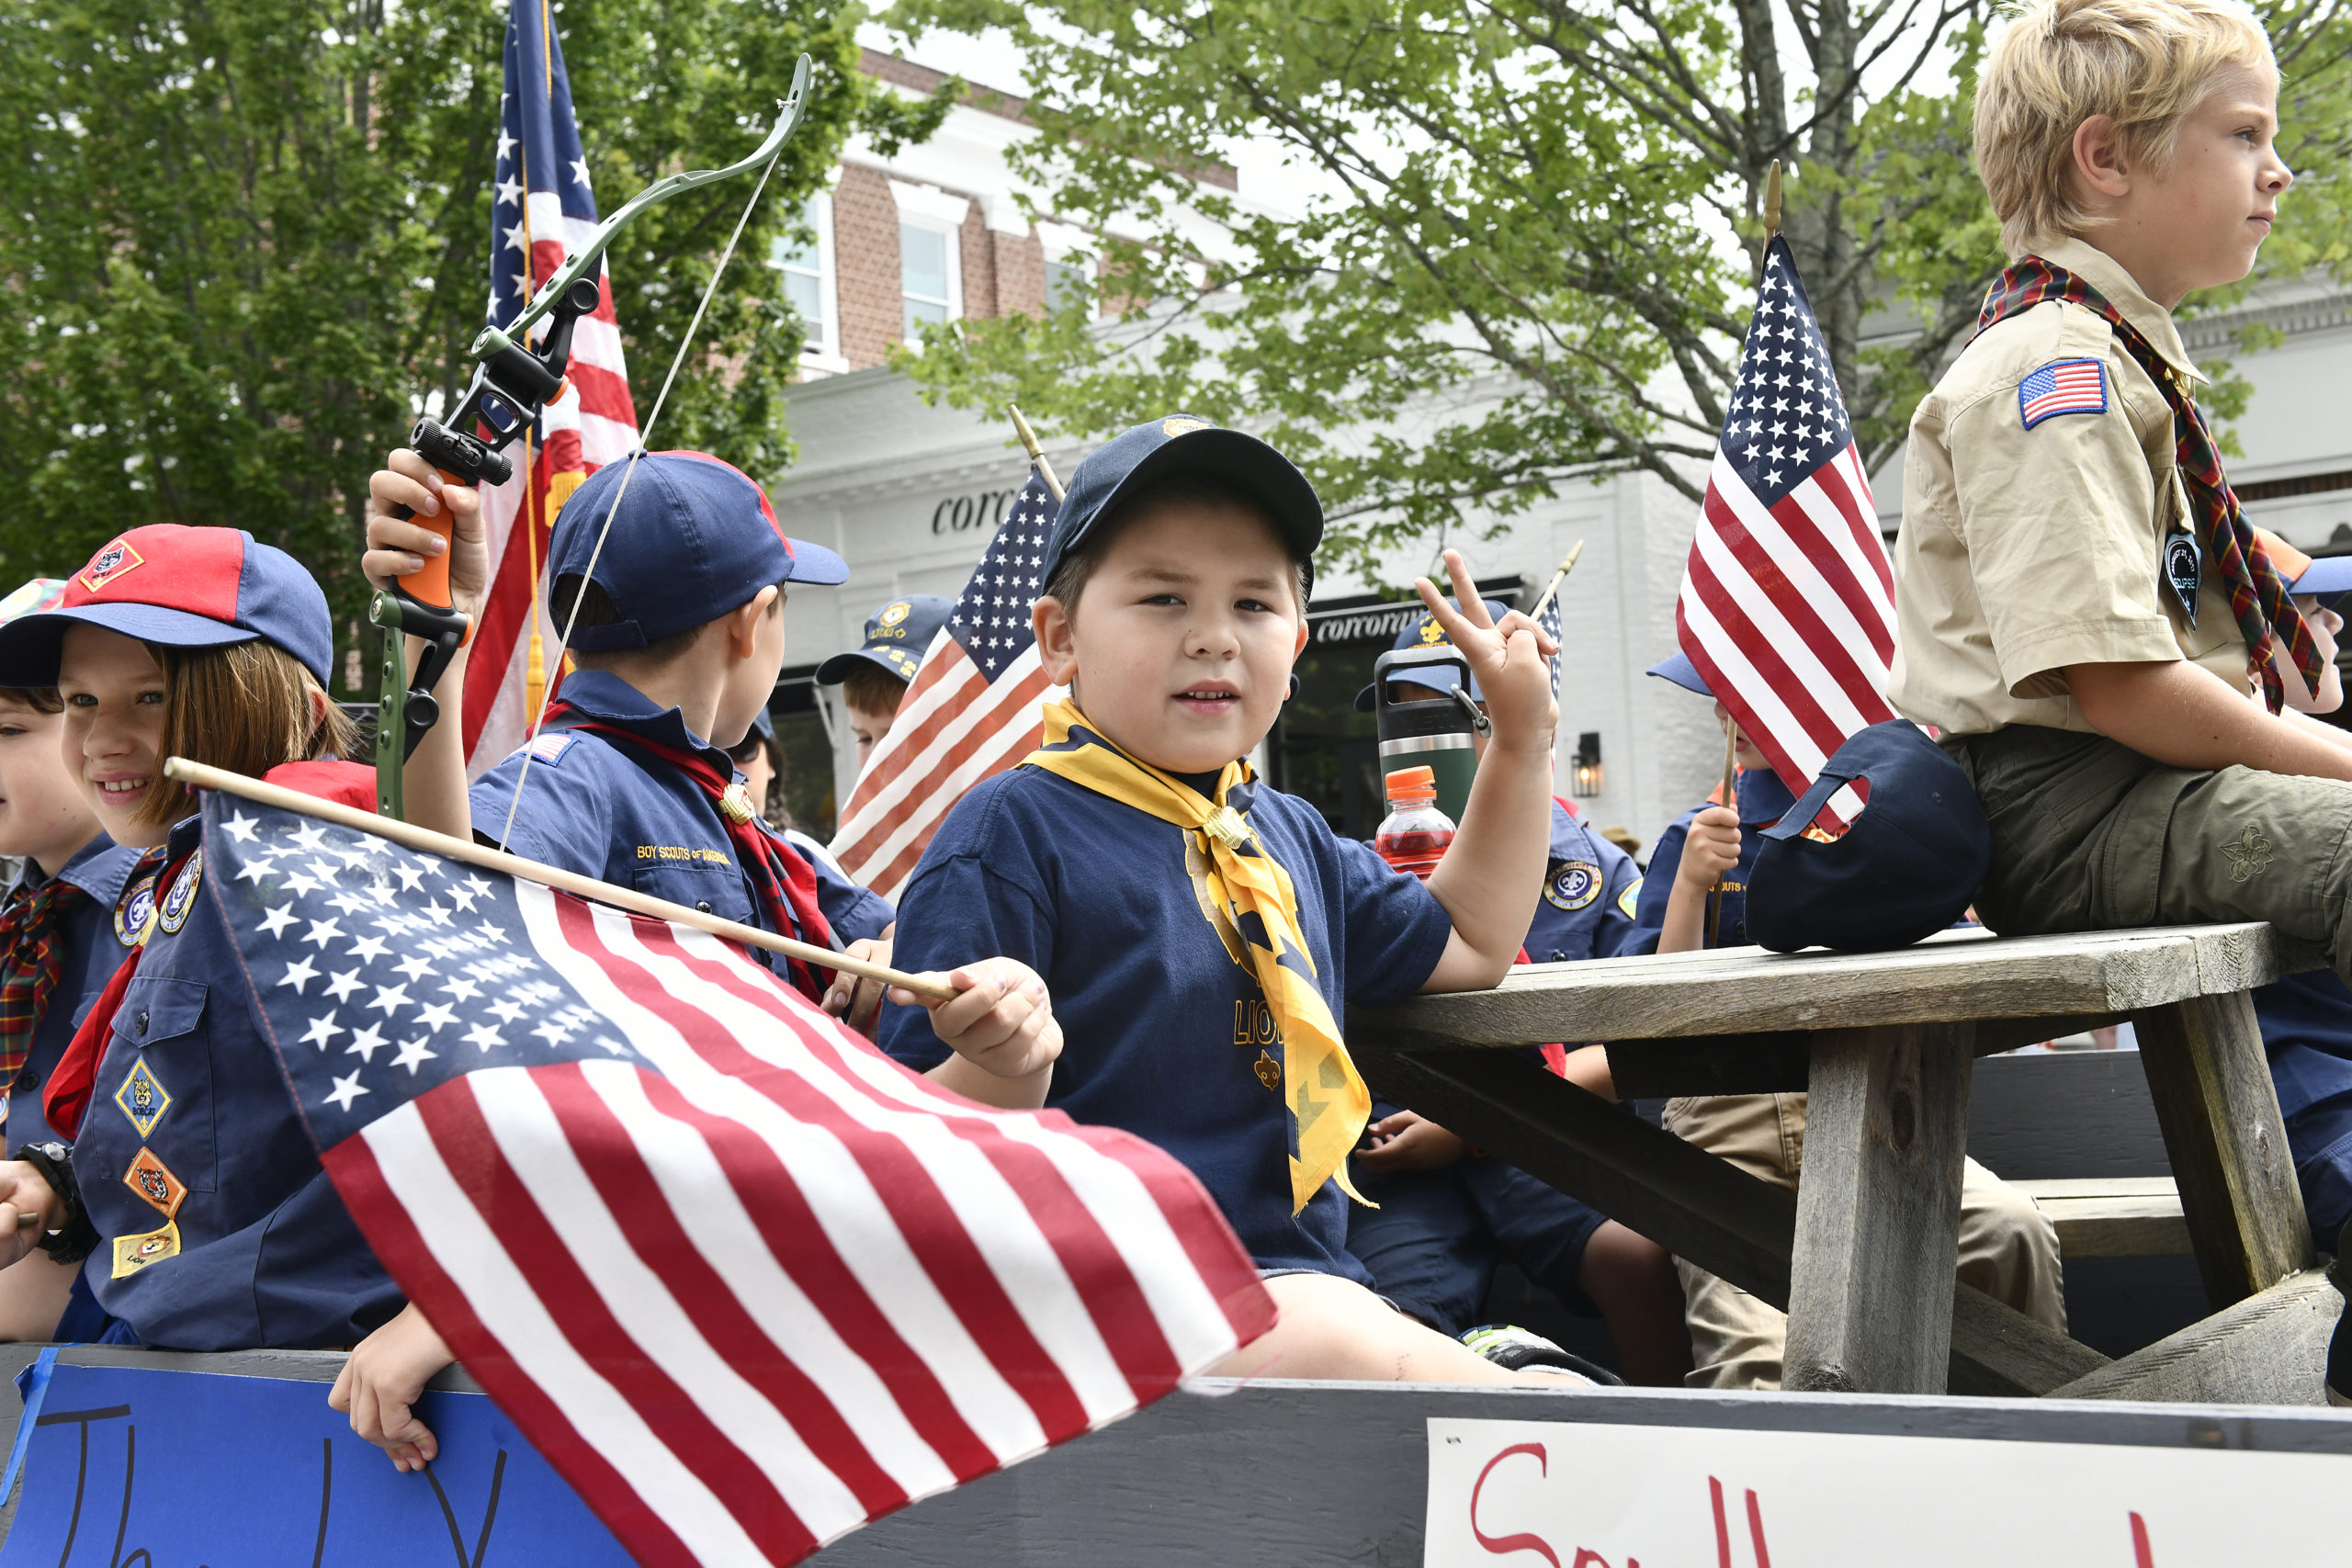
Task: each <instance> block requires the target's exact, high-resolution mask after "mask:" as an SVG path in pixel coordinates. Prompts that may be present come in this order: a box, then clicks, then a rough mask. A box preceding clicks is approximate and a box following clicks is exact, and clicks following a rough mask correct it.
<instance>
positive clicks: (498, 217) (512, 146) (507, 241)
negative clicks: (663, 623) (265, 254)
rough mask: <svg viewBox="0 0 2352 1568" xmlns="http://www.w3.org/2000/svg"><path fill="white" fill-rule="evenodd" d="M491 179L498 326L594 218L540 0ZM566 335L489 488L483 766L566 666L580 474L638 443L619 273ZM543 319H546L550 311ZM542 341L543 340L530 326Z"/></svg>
mask: <svg viewBox="0 0 2352 1568" xmlns="http://www.w3.org/2000/svg"><path fill="white" fill-rule="evenodd" d="M499 115H500V119H499V130H498V169H497V189H496V191H495V192H494V193H493V196H492V205H491V252H490V315H489V321H490V324H491V325H492V326H496V327H503V326H505V325H506V324H507V323H508V322H509V321H513V320H514V319H515V317H516V316H518V315H520V314H522V311H523V307H524V306H525V305H526V304H527V303H529V301H530V299H531V296H532V295H533V294H534V293H535V292H537V289H538V287H539V285H540V284H542V283H544V282H546V281H547V279H548V276H550V275H552V274H553V273H554V272H555V270H556V269H557V268H558V267H560V266H561V265H563V263H564V258H565V257H566V256H567V255H569V254H571V248H572V247H573V246H574V245H576V244H578V243H581V242H582V240H584V239H585V238H586V237H587V236H588V235H589V234H591V233H593V232H594V230H595V228H596V197H595V193H594V191H593V190H591V189H590V188H589V183H588V162H587V159H586V157H585V156H584V155H583V154H582V152H581V147H580V128H579V126H578V125H577V124H575V123H574V122H573V120H572V118H571V82H570V81H569V80H568V79H567V78H566V77H565V75H564V72H563V46H562V45H561V44H560V42H558V41H557V39H556V36H555V32H554V30H553V28H552V26H551V17H550V16H549V13H548V7H547V6H545V5H544V4H543V3H542V0H514V4H513V6H512V7H511V8H510V9H509V11H508V13H507V17H506V91H505V93H504V95H503V96H502V97H501V98H500V100H499ZM598 286H599V288H600V289H601V292H602V298H601V299H598V301H597V304H596V309H595V311H594V314H592V315H589V316H586V317H583V318H582V320H581V321H580V323H579V325H578V327H577V328H576V329H575V330H574V332H573V333H572V339H571V367H570V369H569V371H568V372H567V374H568V376H569V378H570V381H571V385H570V386H569V387H568V388H567V389H565V390H564V392H563V393H562V394H561V395H560V397H558V398H557V399H555V400H553V401H552V402H550V403H548V406H547V409H546V411H545V412H543V413H542V414H541V415H540V416H539V422H538V428H537V429H536V430H534V431H533V432H531V434H529V435H528V436H527V437H526V439H525V441H524V443H523V444H521V445H520V446H518V447H517V448H515V450H516V452H517V453H518V456H519V459H520V460H518V461H517V462H516V463H515V477H514V478H512V479H508V480H507V481H506V482H505V483H504V484H503V485H500V486H498V487H497V488H496V489H494V490H488V491H484V492H483V494H482V517H483V521H484V522H485V524H486V525H488V528H489V534H490V558H491V562H492V568H491V570H492V578H491V585H490V593H489V596H488V598H487V599H486V600H485V601H484V603H483V604H482V611H481V626H478V627H477V628H476V629H475V632H474V643H473V657H472V660H471V662H470V663H469V665H468V672H467V676H466V711H465V715H464V718H463V725H464V735H465V746H466V763H467V770H468V772H469V773H472V774H474V775H476V776H479V775H480V774H481V773H485V772H487V771H488V770H490V769H491V768H493V767H495V766H497V765H498V763H499V762H500V761H503V759H504V758H505V757H506V755H507V754H508V753H509V752H511V751H513V750H515V747H517V746H520V745H521V744H523V741H524V739H525V738H526V736H527V735H528V734H529V733H530V728H531V719H532V716H533V715H534V713H535V712H536V711H537V700H538V697H539V695H540V693H539V690H538V689H537V684H535V681H536V682H544V683H545V684H548V685H552V684H555V683H558V682H560V680H561V678H562V672H561V671H560V670H554V669H549V668H548V667H547V660H548V658H550V657H552V655H553V653H554V650H555V647H556V641H557V637H559V635H560V632H561V628H560V627H558V626H548V625H546V624H545V623H546V614H545V612H544V610H543V609H542V608H541V602H542V600H543V599H544V598H545V595H544V594H542V593H540V592H538V585H539V584H538V579H539V565H540V563H541V562H543V561H545V560H546V559H547V545H548V530H549V529H551V528H553V527H554V525H555V519H556V514H557V513H559V512H560V511H561V510H562V507H563V503H564V502H565V501H566V500H567V499H568V498H569V497H570V496H571V492H572V491H575V490H578V489H579V488H580V486H581V483H582V481H583V480H584V479H587V477H588V476H589V475H590V474H593V473H594V472H595V471H596V470H597V469H598V468H602V467H603V466H604V465H605V464H606V463H609V462H611V461H612V460H613V459H614V458H616V457H625V456H627V455H628V452H629V450H630V449H631V448H632V447H634V446H636V445H637V407H636V404H635V403H634V402H633V401H632V400H630V398H629V392H628V367H627V365H626V362H625V361H624V360H623V358H622V355H621V335H620V328H619V326H618V325H617V324H616V321H615V319H614V315H613V286H612V278H611V277H610V276H609V275H606V274H604V273H603V272H601V270H600V273H599V276H598ZM535 330H536V331H537V332H544V331H545V330H546V328H545V325H544V323H542V325H541V326H540V327H538V328H537V329H535ZM535 341H536V340H535Z"/></svg>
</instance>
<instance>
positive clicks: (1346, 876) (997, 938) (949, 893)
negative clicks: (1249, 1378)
mask: <svg viewBox="0 0 2352 1568" xmlns="http://www.w3.org/2000/svg"><path fill="white" fill-rule="evenodd" d="M1231 804H1234V805H1236V806H1237V807H1238V806H1241V802H1240V801H1239V800H1238V799H1235V800H1233V801H1231ZM1243 809H1244V810H1245V812H1246V815H1247V816H1248V818H1249V819H1250V826H1251V827H1253V828H1255V829H1257V830H1258V836H1259V838H1260V840H1261V841H1262V842H1263V843H1264V844H1265V846H1266V848H1267V850H1268V851H1269V852H1271V853H1272V856H1273V858H1274V859H1275V861H1276V862H1278V863H1280V864H1281V865H1282V866H1283V869H1284V870H1285V871H1287V872H1288V873H1289V874H1290V878H1291V882H1292V885H1293V886H1295V888H1296V889H1297V893H1298V924H1299V929H1300V931H1302V932H1303V933H1304V934H1305V936H1306V945H1307V950H1308V953H1309V954H1310V955H1311V956H1312V958H1313V959H1314V962H1315V975H1316V980H1317V988H1318V989H1320V990H1321V991H1322V993H1323V997H1324V999H1325V1000H1326V1001H1327V1002H1328V1003H1329V1004H1330V1008H1331V1015H1332V1016H1333V1017H1334V1018H1336V1019H1340V1020H1344V1019H1345V1018H1346V1016H1347V1004H1348V1003H1350V1002H1385V1001H1393V1000H1396V999H1398V998H1404V997H1408V996H1410V995H1412V994H1413V993H1414V992H1415V991H1417V990H1419V989H1420V987H1421V984H1422V982H1423V981H1425V980H1427V979H1428V978H1429V976H1430V972H1431V971H1432V970H1434V969H1435V968H1436V967H1437V961H1438V959H1439V957H1440V955H1442V953H1444V951H1445V942H1446V938H1447V937H1448V936H1450V935H1451V934H1452V933H1453V921H1452V920H1451V919H1448V917H1447V915H1446V913H1445V910H1444V909H1443V908H1441V907H1440V906H1439V904H1438V902H1437V900H1436V899H1435V898H1432V897H1430V893H1429V890H1428V889H1427V888H1425V887H1423V886H1421V884H1420V882H1419V879H1417V878H1415V877H1413V876H1410V875H1408V874H1404V873H1401V872H1397V871H1395V870H1392V869H1391V868H1390V867H1389V866H1388V864H1387V863H1385V862H1384V861H1383V860H1381V859H1380V857H1379V856H1378V855H1376V854H1374V853H1373V852H1372V848H1371V846H1370V845H1368V844H1362V843H1357V842H1354V841H1352V840H1343V839H1340V838H1336V837H1334V836H1333V834H1332V832H1331V829H1329V826H1328V825H1326V824H1325V822H1324V820H1323V818H1322V816H1321V815H1320V814H1319V813H1318V812H1317V811H1316V810H1315V808H1314V807H1310V806H1308V805H1306V803H1305V802H1303V801H1300V800H1297V799H1295V798H1293V797H1292V796H1290V795H1283V794H1280V793H1278V792H1276V791H1274V790H1272V789H1266V788H1262V787H1261V788H1259V789H1258V790H1257V791H1256V792H1255V796H1254V798H1253V799H1252V800H1250V803H1249V804H1248V805H1247V807H1243ZM1190 837H1191V836H1190V835H1189V834H1187V833H1186V832H1184V830H1183V829H1180V828H1178V827H1177V826H1176V825H1175V824H1173V823H1170V822H1163V821H1160V820H1159V819H1158V818H1154V817H1151V816H1148V815H1147V814H1146V813H1144V812H1141V811H1138V810H1136V808H1135V807H1131V806H1123V805H1121V804H1120V803H1119V802H1117V801H1115V800H1113V799H1111V798H1110V797H1109V796H1107V795H1099V794H1097V793H1096V792H1094V791H1093V790H1091V789H1087V788H1085V787H1084V786H1083V785H1080V784H1072V783H1070V782H1069V780H1067V779H1063V778H1060V777H1057V776H1056V775H1055V774H1052V773H1045V772H1043V771H1041V770H1039V769H1036V768H1028V767H1022V768H1015V769H1013V770H1012V771H1011V772H1010V773H1000V774H998V775H997V776H996V777H994V778H992V779H989V780H987V781H986V782H984V783H982V784H978V785H976V786H975V787H974V788H973V790H972V791H971V793H970V794H968V795H966V796H965V797H964V798H963V800H961V801H960V802H958V803H957V805H956V808H955V810H953V811H951V812H950V813H948V816H947V820H946V821H944V822H943V823H942V824H940V828H939V831H938V833H937V834H936V835H935V836H934V837H933V839H932V840H931V845H930V847H929V848H928V849H926V850H925V851H924V852H923V855H922V863H920V864H918V865H917V866H916V867H915V874H914V876H913V877H912V879H911V880H910V881H909V882H908V884H907V888H906V892H905V893H904V894H903V895H902V896H901V897H900V898H899V932H898V938H897V948H896V956H895V958H894V962H895V963H897V964H899V965H901V966H902V967H907V968H910V969H914V970H918V971H921V970H932V969H937V970H946V969H953V968H955V967H956V965H958V964H967V963H971V962H973V961H975V960H978V959H981V958H986V957H989V956H990V955H991V954H996V953H1001V954H1003V955H1004V956H1006V957H1008V958H1015V959H1018V960H1020V961H1021V962H1022V963H1023V964H1028V965H1029V966H1030V967H1031V968H1033V969H1035V970H1036V971H1037V973H1038V974H1040V975H1042V976H1045V979H1046V987H1048V989H1049V992H1050V994H1051V996H1052V998H1053V1006H1054V1014H1055V1017H1056V1019H1057V1021H1058V1022H1059V1023H1060V1024H1061V1028H1062V1041H1063V1044H1062V1055H1061V1059H1060V1060H1059V1061H1058V1062H1057V1063H1056V1064H1055V1066H1054V1079H1053V1088H1052V1089H1051V1091H1050V1092H1049V1093H1048V1094H1047V1096H1046V1104H1047V1105H1049V1106H1052V1107H1054V1108H1055V1109H1057V1110H1060V1111H1067V1112H1068V1113H1069V1115H1070V1116H1071V1117H1072V1118H1073V1119H1075V1120H1077V1121H1080V1122H1093V1123H1097V1124H1099V1125H1103V1126H1111V1127H1119V1128H1124V1129H1125V1131H1127V1132H1130V1133H1133V1134H1136V1135H1137V1136H1139V1137H1143V1138H1146V1139H1148V1140H1149V1141H1150V1142H1152V1143H1155V1144H1157V1145H1159V1146H1160V1147H1161V1148H1163V1149H1165V1150H1167V1151H1168V1152H1169V1153H1170V1154H1171V1155H1173V1156H1176V1158H1178V1159H1179V1160H1182V1162H1183V1163H1184V1165H1185V1166H1186V1167H1187V1168H1190V1169H1191V1170H1192V1172H1193V1175H1194V1176H1196V1177H1198V1178H1199V1179H1200V1181H1201V1184H1202V1185H1203V1186H1204V1187H1206V1188H1207V1189H1208V1190H1209V1193H1210V1195H1211V1196H1213V1197H1214V1198H1216V1201H1217V1205H1218V1207H1219V1208H1221V1209H1223V1210H1224V1211H1225V1217H1226V1219H1227V1222H1228V1223H1230V1224H1232V1226H1233V1229H1234V1232H1235V1234H1237V1235H1239V1236H1240V1238H1241V1244H1242V1246H1244V1247H1248V1248H1249V1249H1250V1256H1251V1258H1254V1259H1256V1261H1257V1264H1258V1267H1259V1268H1261V1269H1307V1270H1313V1271H1315V1272H1318V1273H1327V1274H1339V1275H1342V1276H1344V1277H1346V1278H1348V1279H1351V1280H1355V1281H1357V1282H1358V1283H1360V1284H1364V1285H1367V1286H1368V1285H1369V1284H1370V1283H1371V1282H1372V1281H1371V1276H1370V1275H1369V1274H1367V1273H1366V1272H1365V1270H1364V1269H1363V1265H1362V1264H1360V1263H1358V1262H1357V1261H1356V1260H1355V1258H1352V1257H1351V1256H1350V1254H1349V1252H1348V1250H1347V1235H1348V1216H1347V1209H1348V1200H1347V1197H1346V1195H1345V1194H1343V1193H1342V1192H1340V1189H1339V1187H1338V1185H1337V1183H1334V1182H1326V1183H1324V1186H1323V1190H1321V1191H1320V1192H1317V1194H1316V1195H1315V1197H1314V1198H1313V1199H1312V1200H1311V1201H1309V1202H1308V1203H1307V1205H1306V1208H1305V1209H1303V1210H1301V1211H1300V1212H1299V1213H1298V1214H1297V1215H1296V1217H1295V1218H1294V1217H1293V1215H1292V1213H1291V1203H1290V1159H1289V1151H1290V1118H1289V1116H1288V1114H1287V1112H1286V1111H1285V1109H1284V1103H1285V1102H1284V1100H1283V1094H1282V1086H1281V1084H1280V1082H1279V1079H1277V1081H1276V1082H1274V1083H1273V1084H1271V1085H1269V1084H1268V1083H1266V1082H1264V1081H1262V1080H1261V1078H1260V1077H1259V1068H1258V1062H1259V1058H1260V1056H1261V1055H1272V1057H1273V1058H1274V1059H1275V1060H1276V1061H1279V1060H1280V1059H1281V1056H1282V1046H1281V1044H1280V1043H1279V1042H1278V1041H1277V1040H1276V1039H1275V1036H1274V1032H1273V1024H1272V1017H1271V1015H1270V1014H1269V1012H1268V1010H1267V1008H1266V1001H1265V993H1264V992H1263V991H1261V989H1260V988H1259V987H1258V983H1257V980H1256V979H1255V978H1254V977H1253V976H1251V975H1250V971H1249V969H1248V968H1247V967H1245V966H1244V964H1243V963H1242V961H1241V960H1240V958H1239V957H1238V947H1237V946H1235V945H1233V944H1232V939H1228V938H1227V937H1225V936H1223V935H1220V934H1219V932H1218V930H1217V928H1216V926H1215V925H1213V924H1211V923H1210V919H1209V909H1210V905H1209V903H1208V895H1207V892H1206V885H1205V882H1204V878H1203V875H1202V872H1201V869H1200V861H1199V857H1198V855H1197V853H1195V852H1192V851H1191V848H1190ZM884 1013H885V1018H884V1021H883V1026H882V1047H883V1049H884V1050H886V1051H888V1052H889V1053H890V1055H893V1056H896V1057H897V1058H898V1059H899V1060H900V1061H902V1062H904V1063H906V1064H907V1065H908V1066H910V1067H913V1068H916V1069H917V1070H919V1071H920V1070H924V1069H928V1068H930V1067H933V1066H937V1065H938V1064H939V1063H940V1062H942V1061H944V1060H945V1059H946V1056H947V1054H948V1053H947V1048H946V1047H945V1046H944V1045H943V1044H941V1043H939V1038H938V1036H936V1035H934V1034H933V1032H932V1031H931V1016H930V1014H929V1013H927V1012H925V1011H924V1010H922V1009H921V1008H919V1007H915V1008H899V1007H891V1008H886V1009H885V1010H884Z"/></svg>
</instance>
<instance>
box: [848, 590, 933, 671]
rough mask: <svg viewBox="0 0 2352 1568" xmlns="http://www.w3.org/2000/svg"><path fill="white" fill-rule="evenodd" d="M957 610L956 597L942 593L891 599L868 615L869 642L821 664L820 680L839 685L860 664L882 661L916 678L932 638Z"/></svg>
mask: <svg viewBox="0 0 2352 1568" xmlns="http://www.w3.org/2000/svg"><path fill="white" fill-rule="evenodd" d="M955 613H956V601H955V600H953V599H950V598H947V597H945V596H944V595H942V594H938V593H910V594H909V595H907V597H905V598H904V599H893V600H891V601H890V602H889V603H888V604H885V605H883V606H882V607H881V608H880V609H878V610H876V611H875V612H874V614H872V615H868V616H866V617H865V646H863V647H861V648H854V649H850V651H848V652H847V653H836V654H834V655H833V656H832V657H831V659H828V660H825V661H824V662H823V663H822V664H820V665H818V666H817V683H818V684H819V685H821V686H838V685H840V684H841V683H842V682H843V681H846V680H848V679H849V672H850V671H853V670H854V669H856V668H857V667H858V666H859V665H860V664H874V665H878V666H879V667H881V668H882V669H884V670H887V671H889V672H890V673H891V674H893V675H896V676H897V677H898V678H899V680H901V681H911V680H913V679H914V678H915V671H918V670H920V669H922V656H923V652H924V650H925V649H928V648H930V647H931V639H932V638H933V637H937V636H938V635H939V628H940V627H942V626H945V625H946V624H947V617H948V616H950V615H954V614H955Z"/></svg>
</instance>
